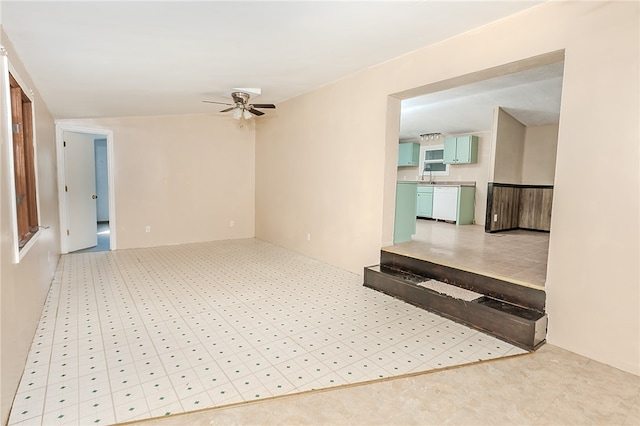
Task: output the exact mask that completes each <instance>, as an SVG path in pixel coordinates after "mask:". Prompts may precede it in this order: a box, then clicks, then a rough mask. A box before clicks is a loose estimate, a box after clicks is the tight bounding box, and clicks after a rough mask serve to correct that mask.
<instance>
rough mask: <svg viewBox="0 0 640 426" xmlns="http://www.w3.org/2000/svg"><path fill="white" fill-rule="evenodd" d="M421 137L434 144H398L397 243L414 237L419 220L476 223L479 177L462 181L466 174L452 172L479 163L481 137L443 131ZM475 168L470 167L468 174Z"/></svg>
mask: <svg viewBox="0 0 640 426" xmlns="http://www.w3.org/2000/svg"><path fill="white" fill-rule="evenodd" d="M421 139H423V142H425V141H427V142H431V141H433V142H434V143H419V142H403V143H400V144H399V145H398V182H397V190H396V222H395V224H396V226H395V229H394V231H395V232H394V244H397V243H400V242H404V241H410V240H411V236H412V235H413V234H415V231H416V226H415V225H416V219H432V220H438V221H446V222H449V223H452V224H456V225H471V224H474V223H475V216H476V214H475V207H476V192H477V188H476V180H475V179H474V180H462V176H463V175H462V174H458V175H456V178H457V180H451V175H452V174H453V173H452V172H453V171H454V169H457V168H458V167H462V168H464V167H465V166H463V165H477V163H478V142H479V139H480V138H479V137H478V136H477V135H460V136H450V137H446V138H443V137H442V135H441V134H431V135H424V136H423V137H421ZM474 169H476V168H475V167H474V166H471V167H467V175H468V174H469V170H474ZM471 173H472V175H471V176H472V177H475V176H473V172H471Z"/></svg>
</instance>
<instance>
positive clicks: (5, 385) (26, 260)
mask: <svg viewBox="0 0 640 426" xmlns="http://www.w3.org/2000/svg"><path fill="white" fill-rule="evenodd" d="M0 44H2V46H4V47H5V48H6V50H7V52H8V58H9V61H10V63H11V65H12V66H13V67H14V69H15V70H16V74H17V75H18V76H19V78H20V79H21V80H22V82H23V83H24V84H25V85H26V86H27V89H31V90H33V91H34V98H35V119H36V144H37V147H36V155H37V157H38V166H37V173H38V194H39V198H40V223H41V225H43V226H48V227H49V229H46V230H42V231H41V235H40V237H39V238H38V240H37V241H36V242H35V245H34V246H33V247H32V248H31V249H30V250H29V252H28V253H27V254H26V255H25V256H24V257H23V259H22V260H21V261H20V263H15V262H14V255H13V247H14V245H15V241H14V238H13V222H12V212H11V208H12V207H11V205H10V203H9V200H10V199H11V192H10V188H11V182H10V174H9V172H10V170H9V167H10V147H11V142H10V141H9V140H7V138H6V137H5V136H6V131H7V126H8V125H9V123H7V122H6V121H5V119H4V117H5V116H6V111H5V110H4V99H5V96H7V94H6V92H5V88H4V87H0V95H1V99H3V101H2V107H1V108H2V129H0V130H1V131H0V138H2V139H1V140H0V143H1V145H0V195H1V196H0V200H1V201H0V302H1V320H0V321H1V322H0V326H1V330H0V336H1V337H0V353H1V355H0V356H1V363H0V377H2V384H1V388H0V392H1V394H0V399H1V407H0V408H1V410H0V421H1V422H2V423H4V422H6V421H7V418H8V416H9V409H10V407H11V403H12V402H13V396H14V394H15V391H16V389H17V387H18V383H19V381H20V377H21V375H22V371H23V369H24V367H25V362H26V359H27V354H28V352H29V347H30V345H31V341H32V339H33V336H34V334H35V330H36V327H37V324H38V321H39V319H40V313H41V311H42V307H43V306H44V301H45V299H46V296H47V292H48V290H49V286H50V284H51V279H52V277H53V273H54V271H55V267H56V264H57V261H58V258H59V252H60V250H59V247H60V240H59V237H58V235H59V234H58V203H57V195H58V194H57V189H56V185H55V182H56V163H55V156H56V150H55V134H54V125H53V119H52V118H51V115H50V114H49V112H48V110H47V107H46V106H45V104H44V102H43V101H42V99H41V98H40V95H39V93H38V91H37V88H36V87H35V86H34V85H33V83H32V82H31V80H30V78H29V75H28V73H27V71H26V70H25V69H24V67H23V66H22V63H21V62H20V59H19V58H18V57H17V56H16V55H15V54H14V51H13V48H12V46H11V44H10V41H9V40H8V39H7V37H6V35H5V34H4V32H0ZM4 71H5V70H2V72H4Z"/></svg>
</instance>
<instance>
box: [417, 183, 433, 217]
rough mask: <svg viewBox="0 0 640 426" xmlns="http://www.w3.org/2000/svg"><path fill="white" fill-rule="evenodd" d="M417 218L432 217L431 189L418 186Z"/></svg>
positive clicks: (430, 187)
mask: <svg viewBox="0 0 640 426" xmlns="http://www.w3.org/2000/svg"><path fill="white" fill-rule="evenodd" d="M417 210H418V212H417V216H418V217H427V218H431V217H433V187H432V186H418V199H417Z"/></svg>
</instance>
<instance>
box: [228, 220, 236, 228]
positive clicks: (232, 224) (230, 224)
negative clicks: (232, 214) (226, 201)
mask: <svg viewBox="0 0 640 426" xmlns="http://www.w3.org/2000/svg"><path fill="white" fill-rule="evenodd" d="M234 226H236V223H235V222H234V221H233V220H232V221H231V222H229V228H233V227H234Z"/></svg>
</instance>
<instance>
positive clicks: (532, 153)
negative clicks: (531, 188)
mask: <svg viewBox="0 0 640 426" xmlns="http://www.w3.org/2000/svg"><path fill="white" fill-rule="evenodd" d="M558 127H559V126H558V125H557V124H549V125H546V126H527V128H526V129H525V135H524V155H523V160H522V183H526V184H530V185H553V180H554V178H555V174H556V151H557V149H558Z"/></svg>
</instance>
